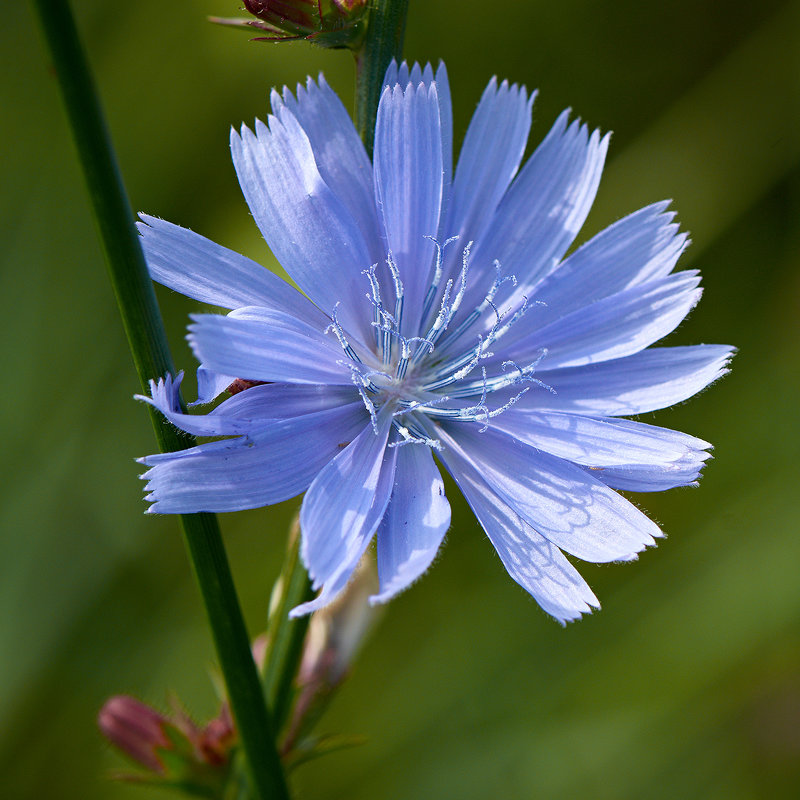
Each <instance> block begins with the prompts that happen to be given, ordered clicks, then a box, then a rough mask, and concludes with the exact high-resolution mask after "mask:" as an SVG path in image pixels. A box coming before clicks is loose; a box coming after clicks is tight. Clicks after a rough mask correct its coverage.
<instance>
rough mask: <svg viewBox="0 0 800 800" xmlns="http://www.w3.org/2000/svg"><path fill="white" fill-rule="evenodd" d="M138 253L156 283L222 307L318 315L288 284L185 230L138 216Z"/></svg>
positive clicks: (145, 216) (235, 254)
mask: <svg viewBox="0 0 800 800" xmlns="http://www.w3.org/2000/svg"><path fill="white" fill-rule="evenodd" d="M139 216H140V217H141V218H142V220H143V223H146V224H143V223H142V222H140V223H139V225H138V228H139V234H140V236H141V240H140V241H141V244H142V249H143V250H144V254H145V258H146V259H147V266H148V269H149V270H150V275H151V277H152V278H153V280H154V281H158V283H162V284H164V286H168V287H169V288H170V289H174V290H175V291H176V292H180V293H181V294H185V295H186V296H187V297H192V298H194V299H195V300H200V301H201V302H203V303H210V304H211V305H215V306H222V307H223V308H239V307H240V306H254V305H257V306H264V307H266V308H271V309H274V310H276V311H284V312H286V313H287V314H293V315H294V316H296V317H299V318H301V319H308V320H309V321H311V320H313V319H322V318H323V317H322V314H321V313H320V312H319V311H318V310H317V309H316V308H315V307H314V306H313V304H312V303H310V302H309V301H308V299H307V298H306V297H303V295H302V294H300V292H298V291H297V289H295V288H294V287H293V286H290V285H289V284H288V283H286V281H284V280H283V279H281V278H279V277H278V276H277V275H274V274H273V273H272V272H270V271H269V270H268V269H266V268H265V267H262V266H261V265H260V264H256V262H255V261H251V260H250V259H249V258H245V257H244V256H240V255H239V254H238V253H234V252H233V250H228V249H227V248H226V247H222V246H221V245H218V244H215V243H214V242H212V241H211V240H209V239H206V238H204V237H203V236H200V235H199V234H197V233H194V232H193V231H190V230H188V229H187V228H181V227H180V226H178V225H173V224H172V223H171V222H165V221H164V220H162V219H157V218H156V217H150V216H147V215H146V214H140V215H139Z"/></svg>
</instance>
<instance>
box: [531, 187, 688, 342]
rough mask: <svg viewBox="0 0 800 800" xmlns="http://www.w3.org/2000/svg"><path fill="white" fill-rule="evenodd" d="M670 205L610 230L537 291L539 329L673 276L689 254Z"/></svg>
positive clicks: (623, 221) (655, 207)
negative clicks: (680, 261)
mask: <svg viewBox="0 0 800 800" xmlns="http://www.w3.org/2000/svg"><path fill="white" fill-rule="evenodd" d="M668 205H669V202H662V203H654V204H653V205H650V206H647V207H646V208H642V209H640V210H639V211H636V212H635V213H633V214H630V215H628V216H627V217H624V218H623V219H621V220H619V221H618V222H615V223H614V224H613V225H610V226H609V227H608V228H606V229H605V230H603V231H601V232H600V233H598V234H597V235H596V236H595V237H593V238H592V239H590V240H589V241H588V242H586V244H584V245H582V246H581V247H579V248H578V249H577V250H576V251H575V252H574V253H572V255H570V256H569V257H568V258H566V259H565V260H564V261H563V262H562V263H561V265H560V266H559V267H558V269H556V271H555V272H553V273H552V274H551V275H549V276H547V278H545V279H544V280H543V281H542V282H541V283H540V284H539V285H538V286H537V287H536V292H535V294H534V295H533V297H534V298H535V299H536V300H538V301H540V302H543V303H544V306H543V307H539V308H537V309H536V310H535V312H533V314H532V315H533V316H534V319H535V321H537V322H538V323H539V325H541V326H544V325H547V324H549V323H551V322H553V321H554V320H556V319H558V318H559V317H562V316H565V315H566V314H569V313H571V312H572V311H576V310H577V309H580V308H584V307H585V306H588V305H590V304H591V303H594V302H596V301H598V300H602V299H603V298H604V297H609V296H611V295H613V294H617V293H618V292H622V291H624V290H626V289H630V288H632V287H634V286H638V285H640V284H643V283H647V282H649V281H653V280H656V279H658V278H663V277H665V276H666V275H668V274H669V273H670V272H671V271H672V269H673V268H674V267H675V264H676V263H677V261H678V258H679V257H680V255H681V253H682V252H683V251H684V250H685V249H686V246H687V238H686V234H681V233H679V228H678V225H677V224H675V223H673V222H672V220H673V219H674V217H675V214H674V213H672V212H667V211H666V208H667V206H668Z"/></svg>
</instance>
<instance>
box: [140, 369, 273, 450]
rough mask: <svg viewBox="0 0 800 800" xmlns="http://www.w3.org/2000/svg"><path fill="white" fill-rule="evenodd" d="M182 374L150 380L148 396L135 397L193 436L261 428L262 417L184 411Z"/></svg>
mask: <svg viewBox="0 0 800 800" xmlns="http://www.w3.org/2000/svg"><path fill="white" fill-rule="evenodd" d="M182 380H183V373H182V372H179V373H178V375H177V377H176V378H175V380H174V381H173V379H172V376H171V375H167V376H166V377H165V378H160V379H159V380H158V381H153V380H151V381H150V394H151V397H146V396H145V395H141V394H136V395H134V398H135V399H136V400H143V401H144V402H145V403H149V404H150V405H151V406H153V407H154V408H157V409H158V410H159V411H160V412H161V413H162V414H163V415H164V416H165V417H166V418H167V419H168V420H169V421H170V422H171V423H172V424H173V425H175V427H177V428H180V429H181V430H182V431H186V433H191V434H192V435H193V436H243V435H245V434H248V433H251V432H252V431H253V429H254V428H257V427H263V424H264V423H263V420H259V421H258V422H255V423H254V422H253V420H252V419H235V418H226V417H225V416H221V415H213V414H202V415H199V414H185V413H183V412H182V411H181V406H180V385H181V381H182Z"/></svg>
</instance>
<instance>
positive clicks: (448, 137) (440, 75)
mask: <svg viewBox="0 0 800 800" xmlns="http://www.w3.org/2000/svg"><path fill="white" fill-rule="evenodd" d="M434 80H435V81H436V93H437V95H438V96H439V121H440V123H441V130H442V178H443V181H444V185H445V187H449V186H450V184H451V182H452V180H453V103H452V100H451V98H450V81H449V80H448V78H447V68H446V67H445V65H444V62H443V61H440V62H439V66H438V67H436V75H435V77H434Z"/></svg>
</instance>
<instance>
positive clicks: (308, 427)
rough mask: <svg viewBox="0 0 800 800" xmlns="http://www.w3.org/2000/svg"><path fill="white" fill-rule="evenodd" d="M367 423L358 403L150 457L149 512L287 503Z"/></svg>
mask: <svg viewBox="0 0 800 800" xmlns="http://www.w3.org/2000/svg"><path fill="white" fill-rule="evenodd" d="M365 426H366V427H368V428H369V430H370V431H371V430H372V429H371V427H369V418H368V417H367V414H366V411H365V410H364V406H363V405H362V404H361V403H360V402H358V403H353V404H351V405H349V406H344V407H341V408H335V409H330V410H327V411H320V412H317V413H315V414H305V415H304V416H301V417H296V418H293V419H286V420H279V421H275V422H271V423H268V424H266V425H265V426H264V428H263V430H260V431H257V432H254V433H253V434H251V435H250V436H248V437H246V438H240V439H226V440H223V441H218V442H210V443H208V444H202V445H198V446H197V447H192V448H190V449H188V450H183V451H181V452H178V453H161V454H157V455H152V456H147V457H146V458H143V459H140V461H141V462H142V463H144V464H147V465H148V466H150V467H151V469H149V470H148V471H147V472H145V473H144V475H142V478H143V479H144V480H146V481H147V486H146V487H145V489H146V491H147V492H149V494H148V495H147V499H148V500H150V501H152V502H153V505H152V506H151V507H150V508H149V509H148V510H149V511H150V512H151V513H158V514H193V513H195V512H198V511H216V512H222V511H240V510H242V509H245V508H258V507H260V506H265V505H270V504H272V503H279V502H281V501H283V500H288V499H289V498H290V497H295V496H296V495H298V494H300V493H301V492H302V491H304V490H305V489H306V488H307V487H308V485H309V484H310V483H311V481H312V480H313V479H314V477H315V476H316V475H317V473H319V471H320V470H321V469H322V468H323V467H324V466H325V465H326V464H327V463H328V462H329V461H330V460H331V459H332V458H334V456H335V455H336V454H337V453H339V452H340V451H341V448H342V446H344V445H346V444H347V442H349V441H351V440H352V439H354V438H355V437H356V436H358V434H359V433H360V432H361V431H363V429H364V427H365Z"/></svg>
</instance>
